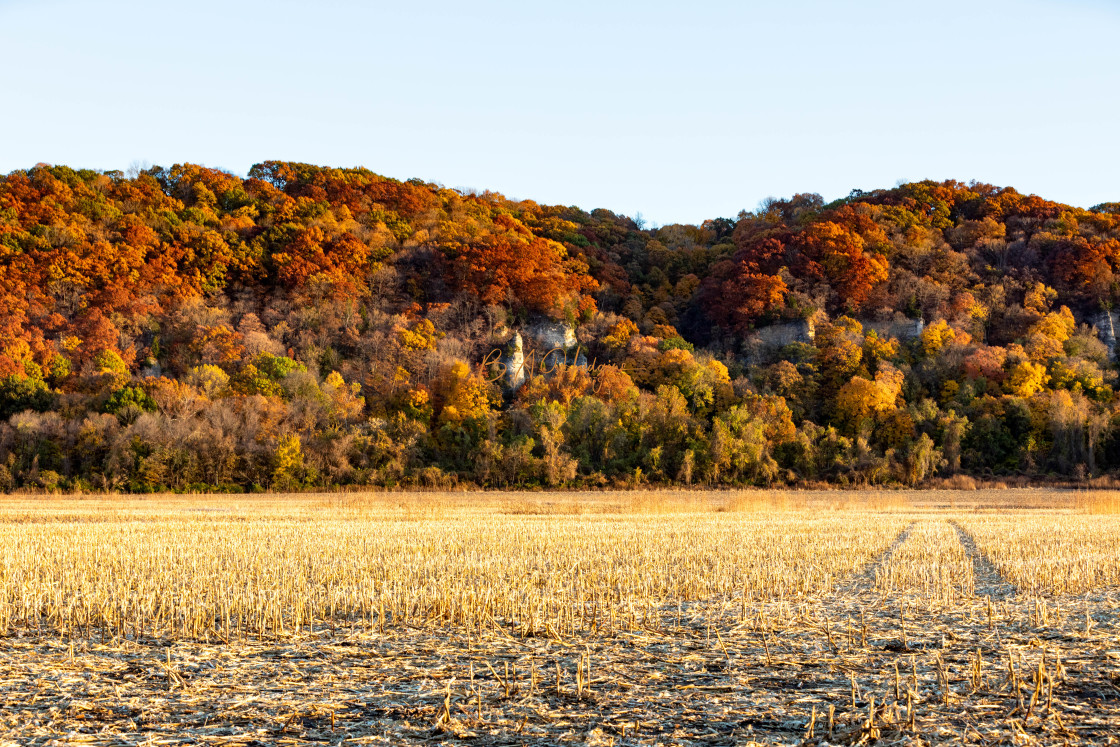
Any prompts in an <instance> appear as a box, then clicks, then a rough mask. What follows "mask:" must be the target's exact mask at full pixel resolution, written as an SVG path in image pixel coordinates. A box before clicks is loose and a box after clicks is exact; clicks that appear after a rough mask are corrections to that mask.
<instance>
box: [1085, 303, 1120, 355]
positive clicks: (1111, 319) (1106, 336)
mask: <svg viewBox="0 0 1120 747" xmlns="http://www.w3.org/2000/svg"><path fill="white" fill-rule="evenodd" d="M1089 323H1090V324H1092V325H1093V326H1094V327H1096V328H1097V336H1098V337H1100V339H1101V342H1103V343H1104V345H1105V347H1106V348H1108V359H1109V360H1110V361H1115V360H1116V334H1117V333H1118V332H1120V313H1117V312H1115V311H1102V312H1100V313H1099V314H1097V315H1096V316H1095V317H1092V318H1090V319H1089Z"/></svg>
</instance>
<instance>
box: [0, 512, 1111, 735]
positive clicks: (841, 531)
mask: <svg viewBox="0 0 1120 747" xmlns="http://www.w3.org/2000/svg"><path fill="white" fill-rule="evenodd" d="M1118 592H1120V506H1118V502H1117V500H1116V499H1115V497H1114V496H1113V495H1112V494H1109V493H1104V492H1099V493H1074V492H1057V491H1050V492H1048V491H1039V490H1001V491H991V492H983V491H972V492H952V491H929V492H901V491H900V492H867V493H856V492H815V493H814V492H765V491H753V492H731V491H728V492H701V491H691V492H688V491H682V492H661V493H657V492H645V493H640V492H639V493H594V494H586V493H566V494H565V493H537V494H526V493H510V494H502V493H482V494H470V493H415V494H411V493H410V494H376V495H330V496H307V495H303V496H259V497H252V498H247V497H229V498H223V497H212V496H189V497H188V496H184V497H158V498H148V499H137V498H126V497H119V498H106V497H91V498H85V499H60V498H38V497H30V496H21V497H9V498H7V499H4V500H3V501H2V502H0V697H2V698H3V706H2V708H0V744H20V745H23V744H43V745H46V744H106V745H136V744H223V745H248V744H257V745H264V744H398V743H401V742H430V743H439V744H448V743H450V744H484V745H488V744H523V743H532V744H556V743H579V744H603V745H606V744H617V745H622V744H744V743H751V742H757V743H762V744H826V743H827V744H860V743H863V744H869V743H878V744H919V743H923V744H943V743H944V744H985V745H986V744H999V743H1007V744H1032V743H1037V744H1055V743H1059V744H1067V743H1068V744H1114V743H1116V742H1117V741H1118V740H1120V637H1118V630H1117V609H1118V601H1120V594H1118ZM5 740H7V741H5Z"/></svg>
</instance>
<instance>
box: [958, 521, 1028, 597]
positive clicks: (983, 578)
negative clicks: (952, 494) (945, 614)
mask: <svg viewBox="0 0 1120 747" xmlns="http://www.w3.org/2000/svg"><path fill="white" fill-rule="evenodd" d="M949 523H950V524H952V526H953V529H955V530H956V532H957V539H959V540H960V543H961V546H962V547H964V549H965V552H967V553H968V556H969V558H971V559H972V575H973V579H974V584H973V586H974V589H975V592H974V593H975V595H976V596H978V597H988V598H990V599H993V600H996V599H1010V598H1011V597H1013V596H1015V595H1016V594H1018V593H1019V590H1018V589H1016V588H1015V585H1014V584H1012V583H1010V582H1008V581H1007V580H1006V579H1005V578H1004V577H1003V574H1002V573H1000V572H999V568H998V567H996V564H995V563H993V562H992V561H991V559H989V558H988V556H987V555H985V554H984V552H983V551H982V550H981V549H980V548H979V547H977V545H976V540H975V539H973V537H972V535H971V534H969V533H968V532H967V531H966V530H965V528H964V527H962V526H961V525H960V524H959V523H958V522H957V521H956V520H955V519H951V520H950V521H949Z"/></svg>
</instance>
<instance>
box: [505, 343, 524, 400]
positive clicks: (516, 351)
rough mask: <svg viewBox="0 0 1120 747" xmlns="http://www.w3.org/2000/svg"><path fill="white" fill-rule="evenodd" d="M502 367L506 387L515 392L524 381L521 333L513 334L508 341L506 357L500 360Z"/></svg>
mask: <svg viewBox="0 0 1120 747" xmlns="http://www.w3.org/2000/svg"><path fill="white" fill-rule="evenodd" d="M502 365H503V366H505V367H506V373H505V377H506V386H508V387H509V388H510V389H512V390H513V391H515V392H516V391H517V390H518V389H520V388H521V385H522V384H524V383H525V379H526V374H525V345H524V343H523V342H522V340H521V333H519V332H518V333H515V334H514V335H513V339H512V340H510V343H509V348H508V355H506V357H504V358H502Z"/></svg>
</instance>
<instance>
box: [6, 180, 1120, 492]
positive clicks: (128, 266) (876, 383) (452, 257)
mask: <svg viewBox="0 0 1120 747" xmlns="http://www.w3.org/2000/svg"><path fill="white" fill-rule="evenodd" d="M1118 272H1120V203H1106V204H1102V205H1098V206H1096V207H1093V208H1092V209H1089V210H1085V209H1081V208H1076V207H1070V206H1067V205H1063V204H1059V203H1056V202H1051V201H1048V200H1045V199H1043V198H1040V197H1037V196H1028V195H1023V194H1020V193H1018V192H1016V191H1015V190H1014V189H1011V188H1001V187H996V186H992V185H988V184H979V183H968V184H965V183H960V182H955V181H949V182H942V183H937V182H932V181H924V182H918V183H912V184H904V185H901V186H898V187H895V188H893V189H879V190H875V191H870V192H863V191H860V190H855V191H853V192H852V193H851V194H850V195H849V196H848V197H846V198H844V199H841V200H837V201H835V202H831V203H827V204H826V203H825V202H824V200H823V199H822V198H821V197H820V196H819V195H815V194H799V195H796V196H794V197H792V198H790V199H783V200H775V199H771V200H767V201H765V202H764V203H763V204H762V205H761V206H760V207H759V208H758V209H757V210H756V211H755V212H742V213H740V214H739V215H738V217H737V218H734V219H731V218H716V219H712V220H708V221H705V222H704V223H702V224H701V225H698V226H696V225H667V226H662V227H657V228H654V227H647V226H645V225H644V224H643V223H642V222H641V221H640V220H638V221H635V220H633V219H631V218H628V217H626V216H622V215H616V214H614V213H612V212H610V211H608V210H593V211H591V212H585V211H584V210H581V209H579V208H576V207H563V206H547V205H539V204H537V203H535V202H532V201H529V200H512V199H507V198H506V197H503V196H502V195H500V194H496V193H493V192H474V191H459V190H451V189H447V188H444V187H442V186H440V185H438V184H432V183H424V182H422V181H420V180H415V179H414V180H410V181H404V182H402V181H397V180H394V179H389V178H385V177H381V176H378V175H376V174H375V173H373V172H371V171H368V170H366V169H334V168H321V167H317V166H312V165H307V164H300V163H284V162H266V163H262V164H258V165H256V166H254V167H253V168H252V169H251V170H250V171H249V173H248V177H247V178H241V177H238V176H235V175H232V174H230V173H228V172H225V171H221V170H217V169H209V168H204V167H201V166H195V165H190V164H186V165H176V166H174V167H172V168H161V167H153V168H150V169H146V170H143V171H139V170H137V171H135V172H134V173H132V174H130V175H127V176H126V175H125V174H123V173H121V172H115V171H114V172H100V171H91V170H74V169H70V168H67V167H65V166H49V165H45V164H40V165H38V166H35V167H34V168H31V169H28V170H20V171H14V172H12V173H10V174H8V175H7V176H0V491H4V490H7V491H11V490H34V491H59V490H61V491H102V490H120V491H132V492H151V491H159V490H196V491H203V490H220V491H233V492H238V491H251V490H257V491H259V490H301V489H315V488H319V489H322V488H330V487H335V486H387V487H392V486H413V485H415V486H425V487H444V488H446V487H452V486H479V487H501V488H508V487H560V486H568V487H600V486H603V487H605V486H615V487H633V486H639V485H644V484H680V485H686V484H687V485H746V484H751V485H816V484H821V483H832V484H838V485H922V484H929V483H930V481H933V480H943V479H946V478H948V479H959V476H962V475H964V476H973V477H983V478H992V479H999V478H1000V477H1001V476H1013V477H1016V478H1019V479H1022V478H1032V479H1034V478H1040V479H1049V480H1054V479H1062V480H1068V481H1085V480H1090V479H1093V478H1101V477H1104V478H1106V479H1107V476H1109V475H1110V474H1111V475H1114V476H1115V475H1116V473H1117V472H1118V471H1120V397H1118V396H1117V393H1116V388H1117V365H1116V362H1115V347H1114V340H1115V327H1116V326H1117V325H1120V318H1118V316H1117V314H1115V313H1114V312H1112V309H1114V308H1116V307H1117V303H1118V302H1120V282H1118V279H1117V273H1118ZM518 364H520V365H518ZM954 476H958V478H954Z"/></svg>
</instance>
